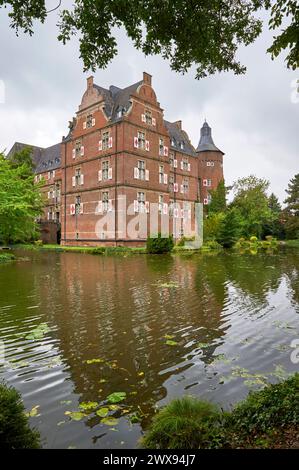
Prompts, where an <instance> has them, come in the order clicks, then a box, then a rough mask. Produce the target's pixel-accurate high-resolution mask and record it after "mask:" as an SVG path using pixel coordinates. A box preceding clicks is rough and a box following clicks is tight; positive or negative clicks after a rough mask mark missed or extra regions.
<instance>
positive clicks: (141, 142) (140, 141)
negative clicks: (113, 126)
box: [137, 132, 145, 149]
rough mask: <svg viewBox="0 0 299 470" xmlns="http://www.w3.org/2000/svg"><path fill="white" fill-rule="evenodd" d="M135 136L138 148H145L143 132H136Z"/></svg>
mask: <svg viewBox="0 0 299 470" xmlns="http://www.w3.org/2000/svg"><path fill="white" fill-rule="evenodd" d="M137 138H138V148H140V149H145V133H144V132H138V133H137Z"/></svg>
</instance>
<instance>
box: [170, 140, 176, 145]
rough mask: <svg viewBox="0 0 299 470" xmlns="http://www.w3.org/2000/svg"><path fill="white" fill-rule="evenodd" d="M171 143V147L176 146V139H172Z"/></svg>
mask: <svg viewBox="0 0 299 470" xmlns="http://www.w3.org/2000/svg"><path fill="white" fill-rule="evenodd" d="M170 145H171V147H175V140H174V139H171V142H170Z"/></svg>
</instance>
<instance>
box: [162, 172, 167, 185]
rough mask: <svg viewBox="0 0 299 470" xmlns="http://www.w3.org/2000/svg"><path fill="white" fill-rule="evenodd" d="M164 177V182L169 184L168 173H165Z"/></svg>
mask: <svg viewBox="0 0 299 470" xmlns="http://www.w3.org/2000/svg"><path fill="white" fill-rule="evenodd" d="M163 178H164V184H167V180H168V177H167V174H166V173H164V175H163Z"/></svg>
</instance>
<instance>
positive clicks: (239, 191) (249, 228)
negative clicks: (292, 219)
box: [231, 175, 271, 238]
mask: <svg viewBox="0 0 299 470" xmlns="http://www.w3.org/2000/svg"><path fill="white" fill-rule="evenodd" d="M268 187H269V181H267V180H265V179H263V178H257V177H256V176H254V175H250V176H247V177H245V178H240V179H238V180H237V181H236V182H235V183H234V184H233V191H234V200H233V202H232V204H231V207H233V208H235V209H237V210H238V211H239V215H240V217H241V219H242V233H241V234H242V235H243V236H245V237H248V236H251V235H252V234H255V235H256V236H258V237H259V238H260V237H261V235H262V229H263V223H264V221H265V220H267V219H269V218H271V212H270V209H269V207H268V197H267V194H266V191H267V189H268Z"/></svg>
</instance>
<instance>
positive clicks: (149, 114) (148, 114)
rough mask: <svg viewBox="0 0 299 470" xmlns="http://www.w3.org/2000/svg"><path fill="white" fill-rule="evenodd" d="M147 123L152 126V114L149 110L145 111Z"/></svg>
mask: <svg viewBox="0 0 299 470" xmlns="http://www.w3.org/2000/svg"><path fill="white" fill-rule="evenodd" d="M144 114H145V122H146V124H152V113H151V111H149V110H148V109H147V110H146V111H145V113H144Z"/></svg>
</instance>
